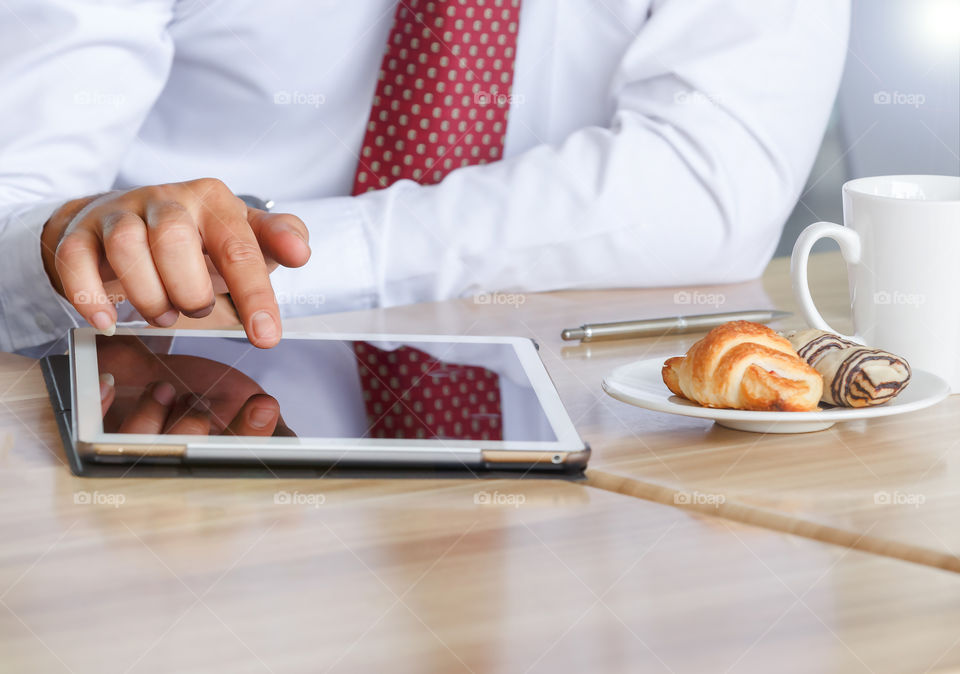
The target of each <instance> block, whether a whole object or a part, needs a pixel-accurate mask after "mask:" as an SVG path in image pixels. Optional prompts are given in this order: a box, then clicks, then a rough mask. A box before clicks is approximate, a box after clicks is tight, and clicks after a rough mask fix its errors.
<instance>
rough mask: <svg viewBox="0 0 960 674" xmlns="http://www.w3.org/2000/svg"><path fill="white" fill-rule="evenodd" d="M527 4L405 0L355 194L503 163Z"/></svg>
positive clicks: (381, 76)
mask: <svg viewBox="0 0 960 674" xmlns="http://www.w3.org/2000/svg"><path fill="white" fill-rule="evenodd" d="M519 21H520V0H431V1H429V2H428V1H427V0H400V2H399V3H398V5H397V10H396V13H395V15H394V20H393V27H392V28H391V30H390V36H389V38H388V39H387V48H386V52H385V53H384V55H383V62H382V64H381V66H380V74H379V80H378V82H377V89H376V92H375V94H374V97H373V106H372V109H371V111H370V120H369V121H368V122H367V131H366V135H365V136H364V139H363V147H362V149H361V156H360V161H359V163H358V166H357V172H356V176H355V178H354V184H353V194H361V193H363V192H367V191H370V190H376V189H380V188H383V187H387V186H389V185H391V184H393V183H394V182H396V181H398V180H402V179H409V180H414V181H416V182H419V183H421V184H432V183H438V182H440V181H441V180H442V179H443V177H444V176H445V175H447V174H448V173H449V172H450V171H452V170H454V169H456V168H460V167H462V166H469V165H473V164H484V163H487V162H490V161H495V160H497V159H500V157H501V156H502V155H503V139H504V136H505V134H506V131H507V113H508V111H509V108H510V99H511V96H510V91H511V87H512V85H513V63H514V58H515V56H516V49H517V31H518V27H519Z"/></svg>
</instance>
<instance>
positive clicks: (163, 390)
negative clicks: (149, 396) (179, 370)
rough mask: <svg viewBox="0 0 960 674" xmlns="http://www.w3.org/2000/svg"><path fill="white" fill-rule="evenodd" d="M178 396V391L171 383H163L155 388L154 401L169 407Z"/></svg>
mask: <svg viewBox="0 0 960 674" xmlns="http://www.w3.org/2000/svg"><path fill="white" fill-rule="evenodd" d="M176 395H177V390H176V389H175V388H173V386H172V385H171V384H170V383H169V382H165V381H162V382H160V383H158V384H157V385H155V386H154V387H153V399H154V400H156V401H157V402H158V403H160V404H161V405H163V406H164V407H168V406H169V405H170V404H171V403H172V402H173V399H174V398H175V397H176Z"/></svg>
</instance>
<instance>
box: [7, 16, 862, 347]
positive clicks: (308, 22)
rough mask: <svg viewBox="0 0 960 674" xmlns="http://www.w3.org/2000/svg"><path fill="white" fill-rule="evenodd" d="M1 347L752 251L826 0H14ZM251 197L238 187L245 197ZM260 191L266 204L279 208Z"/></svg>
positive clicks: (807, 128) (801, 146) (788, 141)
mask: <svg viewBox="0 0 960 674" xmlns="http://www.w3.org/2000/svg"><path fill="white" fill-rule="evenodd" d="M0 17H2V19H0V91H2V92H3V100H4V113H3V123H2V124H0V350H21V349H25V348H27V347H32V346H35V345H39V344H44V343H46V342H50V341H52V340H56V339H58V338H60V337H62V335H63V333H64V332H65V331H66V329H68V328H69V327H71V326H72V325H74V324H76V323H77V322H78V321H79V320H81V319H82V320H85V321H87V322H89V323H90V324H92V325H94V326H96V327H98V328H100V329H101V330H104V331H107V332H109V331H110V330H111V329H112V327H113V326H114V325H115V323H116V322H117V321H118V320H138V319H140V318H142V319H143V320H145V321H147V322H149V323H151V324H153V325H158V326H168V325H171V324H172V323H173V322H174V321H176V320H177V318H178V317H179V316H180V315H187V316H202V315H204V314H205V313H207V312H209V311H210V308H211V306H212V303H213V300H214V294H215V293H217V292H229V293H230V295H231V298H232V300H233V302H234V304H235V306H236V308H237V311H238V314H239V317H240V319H241V320H242V322H243V325H244V327H245V329H246V331H247V334H248V335H249V337H250V340H251V341H252V342H253V343H254V344H256V345H257V346H260V347H270V346H272V345H275V344H276V343H277V341H278V340H279V339H280V336H281V330H282V328H281V317H282V316H293V315H301V314H304V313H309V312H315V311H318V310H319V311H337V310H346V309H359V308H366V307H372V306H390V305H396V304H401V303H408V302H418V301H426V300H436V299H443V298H449V297H457V296H465V295H469V294H473V293H477V292H482V291H488V290H505V289H510V290H519V291H538V290H547V289H557V288H569V287H610V286H657V285H659V286H663V285H678V284H694V283H720V282H734V281H740V280H744V279H748V278H752V277H756V276H757V275H759V273H760V272H761V271H762V269H763V267H764V265H765V264H766V262H767V261H768V259H769V257H770V256H771V255H772V252H773V250H774V247H775V245H776V243H777V239H778V237H779V233H780V228H781V226H782V223H783V222H784V220H785V218H786V216H787V214H788V213H789V212H790V209H791V208H792V206H793V204H794V202H795V201H796V198H797V196H798V194H799V193H800V190H801V188H802V186H803V184H804V181H805V179H806V176H807V174H808V172H809V170H810V166H811V164H812V162H813V159H814V156H815V153H816V150H817V148H818V146H819V142H820V139H821V136H822V134H823V130H824V128H825V125H826V121H827V118H828V115H829V111H830V108H831V104H832V101H833V97H834V95H835V92H836V88H837V85H838V81H839V77H840V72H841V70H842V65H843V60H844V54H845V48H846V36H847V27H848V26H847V23H848V7H847V2H844V1H842V0H803V1H802V2H800V1H798V0H697V1H694V0H565V1H558V0H522V2H521V0H448V1H444V0H433V1H430V2H428V1H427V0H399V1H398V0H362V1H358V0H327V1H325V2H307V1H305V0H275V1H274V2H271V3H259V2H239V1H238V0H203V1H201V0H115V1H114V2H109V3H102V2H93V1H92V0H90V1H80V0H78V1H75V2H65V1H63V0H6V2H4V3H3V4H2V5H0ZM238 195H244V196H243V198H242V199H241V197H240V196H238ZM269 202H273V207H272V209H269V210H268V208H267V207H268V205H269Z"/></svg>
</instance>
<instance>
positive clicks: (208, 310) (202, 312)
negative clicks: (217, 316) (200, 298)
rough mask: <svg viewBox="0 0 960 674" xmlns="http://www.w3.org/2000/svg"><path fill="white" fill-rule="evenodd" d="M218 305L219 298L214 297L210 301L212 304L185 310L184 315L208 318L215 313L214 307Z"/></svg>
mask: <svg viewBox="0 0 960 674" xmlns="http://www.w3.org/2000/svg"><path fill="white" fill-rule="evenodd" d="M216 305H217V300H216V298H214V299H213V300H211V301H210V304H208V305H207V306H205V307H204V308H203V309H197V310H195V311H184V312H183V315H184V316H186V317H187V318H206V317H207V316H209V315H210V314H212V313H213V308H214V307H215V306H216Z"/></svg>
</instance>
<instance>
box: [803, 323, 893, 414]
mask: <svg viewBox="0 0 960 674" xmlns="http://www.w3.org/2000/svg"><path fill="white" fill-rule="evenodd" d="M785 337H786V338H787V339H789V340H790V343H791V344H792V345H793V348H795V349H796V350H797V354H798V355H799V356H800V357H801V358H802V359H803V360H805V361H806V362H807V363H809V364H810V365H812V366H813V369H815V370H816V371H817V372H819V373H820V375H821V376H822V377H823V397H822V398H821V400H823V402H825V403H830V404H831V405H840V406H843V407H869V406H871V405H882V404H883V403H885V402H887V401H888V400H892V399H893V398H895V397H896V396H897V395H898V394H899V393H900V391H902V390H903V389H904V388H906V386H907V384H908V383H909V382H910V365H909V364H908V363H907V361H905V360H904V359H903V358H900V357H899V356H895V355H893V354H892V353H889V352H887V351H881V350H880V349H871V348H869V347H866V346H862V345H860V344H857V343H856V342H851V341H850V340H847V339H843V338H842V337H838V336H837V335H834V334H831V333H829V332H824V331H823V330H801V331H799V332H792V333H789V334H787V335H785Z"/></svg>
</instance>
